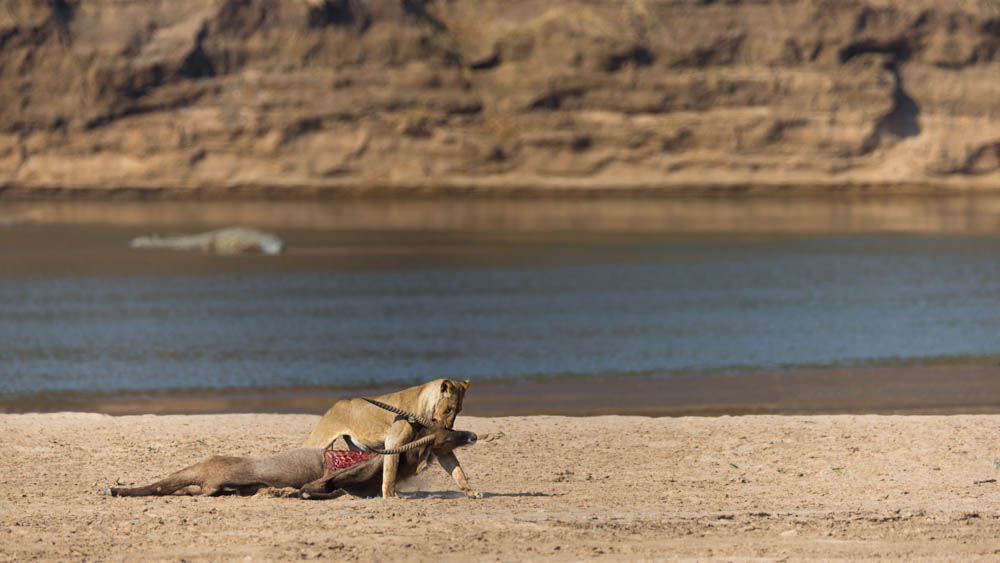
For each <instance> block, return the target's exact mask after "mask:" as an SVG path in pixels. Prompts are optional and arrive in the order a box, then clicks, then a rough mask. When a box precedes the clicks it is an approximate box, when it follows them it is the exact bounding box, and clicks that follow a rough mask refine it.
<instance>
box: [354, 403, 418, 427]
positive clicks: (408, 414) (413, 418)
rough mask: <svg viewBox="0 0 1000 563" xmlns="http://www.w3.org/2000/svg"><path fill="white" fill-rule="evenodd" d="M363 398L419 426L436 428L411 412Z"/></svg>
mask: <svg viewBox="0 0 1000 563" xmlns="http://www.w3.org/2000/svg"><path fill="white" fill-rule="evenodd" d="M361 398H362V399H364V400H366V401H368V402H369V403H371V404H373V405H375V406H376V407H381V408H383V409H385V410H387V411H389V412H394V413H396V414H398V415H399V416H403V417H406V419H407V420H409V421H410V422H411V423H414V422H415V423H417V424H419V425H421V426H423V427H425V428H430V427H431V426H434V423H433V422H431V421H429V420H427V419H426V418H424V417H422V416H418V415H415V414H413V413H411V412H407V411H404V410H403V409H401V408H399V407H394V406H392V405H387V404H385V403H383V402H382V401H376V400H375V399H369V398H368V397H361Z"/></svg>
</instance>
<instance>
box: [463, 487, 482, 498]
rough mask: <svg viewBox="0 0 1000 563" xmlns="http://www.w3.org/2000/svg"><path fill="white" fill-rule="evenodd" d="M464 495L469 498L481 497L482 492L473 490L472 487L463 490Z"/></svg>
mask: <svg viewBox="0 0 1000 563" xmlns="http://www.w3.org/2000/svg"><path fill="white" fill-rule="evenodd" d="M465 496H467V497H469V498H483V493H481V492H479V491H474V490H472V489H467V490H466V491H465Z"/></svg>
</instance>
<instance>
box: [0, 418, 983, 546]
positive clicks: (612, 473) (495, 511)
mask: <svg viewBox="0 0 1000 563" xmlns="http://www.w3.org/2000/svg"><path fill="white" fill-rule="evenodd" d="M316 420H317V417H316V416H314V415H267V414H226V415H177V416H152V415H144V416H127V417H111V416H107V415H101V414H79V413H55V414H25V415H11V414H8V415H0V431H2V434H3V436H4V440H3V441H2V443H0V464H2V467H3V477H2V480H3V487H2V492H0V538H2V539H0V552H2V553H3V556H2V558H3V559H5V560H11V561H13V560H19V561H25V560H30V559H33V558H35V559H43V560H84V559H86V560H95V559H96V560H138V559H143V560H180V559H183V560H188V561H197V560H234V559H239V560H252V559H300V558H308V559H315V558H325V559H333V560H357V559H364V560H385V561H389V560H435V561H459V560H469V559H473V560H487V559H489V560H496V559H500V560H510V561H513V560H526V559H552V560H565V561H571V560H572V561H575V560H580V559H581V558H590V557H592V556H598V555H600V556H604V557H605V558H610V559H615V560H660V559H675V558H679V559H684V558H697V559H713V558H718V559H727V560H731V559H734V558H735V559H744V558H747V559H749V558H764V559H771V558H774V559H780V558H787V557H791V558H795V559H807V558H822V559H831V558H845V559H852V560H858V559H869V558H875V557H883V558H890V559H906V560H913V559H917V558H931V559H951V560H955V559H962V560H969V559H975V558H981V559H993V558H995V557H996V556H997V553H998V552H1000V540H997V538H998V537H1000V510H998V509H997V506H998V501H1000V484H998V483H997V479H998V478H1000V470H998V469H997V467H996V466H995V462H994V459H995V458H998V457H1000V449H998V447H997V444H996V436H997V433H998V431H1000V416H996V415H974V416H970V415H963V416H947V417H943V416H910V417H897V416H872V415H866V416H851V415H841V416H745V417H719V418H696V417H686V418H643V417H622V416H603V417H591V418H564V417H553V416H531V417H508V418H483V417H464V416H463V417H460V418H459V421H458V424H457V426H459V427H461V428H466V429H471V430H474V431H476V432H478V433H479V434H480V435H481V436H482V437H483V438H484V439H483V440H481V441H480V443H479V444H476V445H475V446H472V447H470V448H468V449H467V450H465V451H462V452H460V459H461V460H462V462H463V465H464V466H465V467H466V469H467V471H468V473H469V475H470V479H471V480H472V483H473V484H474V486H476V487H477V488H478V489H479V490H481V491H482V492H483V493H484V494H485V498H484V499H482V500H479V501H472V500H467V499H465V498H463V497H462V496H461V495H460V494H459V493H458V492H457V491H456V490H455V487H454V486H453V485H452V484H451V483H450V480H449V479H448V478H447V477H446V476H445V475H444V473H443V472H442V471H441V470H440V468H438V467H432V468H431V469H430V470H429V471H427V472H426V473H424V474H423V475H422V476H420V477H419V478H418V480H417V481H415V482H412V483H410V484H409V485H407V486H405V487H404V490H405V491H407V493H406V494H405V495H404V496H405V498H403V499H400V500H392V501H384V500H363V499H354V498H350V499H338V500H333V501H325V502H308V501H301V500H296V499H289V498H277V497H274V496H271V495H268V494H266V493H260V494H258V495H256V496H251V497H244V498H240V497H224V498H197V497H170V498H149V499H141V498H140V499H117V498H109V497H105V496H102V495H100V494H99V489H100V488H101V487H104V486H108V485H111V484H113V483H116V482H122V483H144V482H147V481H150V480H152V479H154V478H158V477H159V476H162V475H163V474H165V473H167V472H169V471H172V470H174V469H177V468H180V467H182V466H184V465H186V464H188V463H191V462H194V461H197V460H199V459H201V458H203V457H205V456H207V455H209V454H210V453H226V454H236V455H247V454H266V453H270V452H274V451H278V450H282V449H286V448H291V447H294V446H296V445H297V444H298V443H299V441H300V440H301V439H302V437H303V436H305V434H306V433H308V431H309V430H310V429H311V427H312V426H313V424H314V423H315V421H316Z"/></svg>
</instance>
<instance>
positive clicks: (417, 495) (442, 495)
mask: <svg viewBox="0 0 1000 563" xmlns="http://www.w3.org/2000/svg"><path fill="white" fill-rule="evenodd" d="M564 495H565V493H539V492H525V493H487V492H483V498H490V497H561V496H564ZM399 496H401V497H406V498H413V499H421V498H433V499H452V498H465V494H464V493H462V492H461V491H412V492H403V491H400V492H399Z"/></svg>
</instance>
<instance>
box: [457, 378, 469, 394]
mask: <svg viewBox="0 0 1000 563" xmlns="http://www.w3.org/2000/svg"><path fill="white" fill-rule="evenodd" d="M469 383H470V381H469V380H468V379H466V380H465V381H463V382H461V383H459V385H461V386H462V391H468V390H469Z"/></svg>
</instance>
